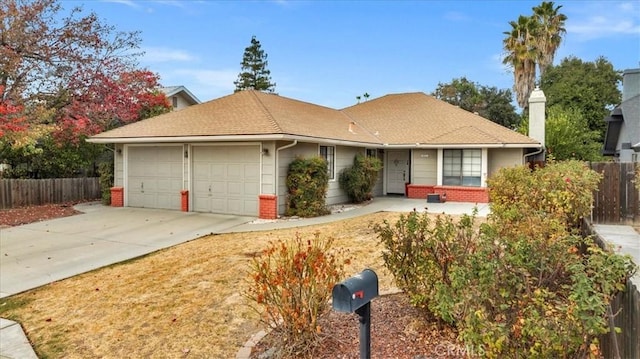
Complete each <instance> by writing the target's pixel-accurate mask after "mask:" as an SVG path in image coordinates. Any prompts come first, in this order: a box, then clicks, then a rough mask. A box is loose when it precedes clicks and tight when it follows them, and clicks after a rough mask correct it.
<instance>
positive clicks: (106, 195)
mask: <svg viewBox="0 0 640 359" xmlns="http://www.w3.org/2000/svg"><path fill="white" fill-rule="evenodd" d="M98 173H99V174H100V192H101V193H102V204H104V205H105V206H108V205H110V204H111V187H113V160H112V161H105V162H100V163H99V164H98Z"/></svg>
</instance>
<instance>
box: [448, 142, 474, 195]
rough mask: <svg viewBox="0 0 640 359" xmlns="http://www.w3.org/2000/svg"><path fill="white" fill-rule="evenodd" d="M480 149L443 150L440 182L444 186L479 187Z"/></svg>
mask: <svg viewBox="0 0 640 359" xmlns="http://www.w3.org/2000/svg"><path fill="white" fill-rule="evenodd" d="M481 174H482V150H481V149H464V150H444V151H443V163H442V175H443V178H442V184H444V185H445V186H469V187H480V184H481Z"/></svg>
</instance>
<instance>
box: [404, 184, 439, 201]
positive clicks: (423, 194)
mask: <svg viewBox="0 0 640 359" xmlns="http://www.w3.org/2000/svg"><path fill="white" fill-rule="evenodd" d="M434 188H435V186H425V185H416V184H408V185H407V198H425V199H426V198H427V195H428V194H432V193H434Z"/></svg>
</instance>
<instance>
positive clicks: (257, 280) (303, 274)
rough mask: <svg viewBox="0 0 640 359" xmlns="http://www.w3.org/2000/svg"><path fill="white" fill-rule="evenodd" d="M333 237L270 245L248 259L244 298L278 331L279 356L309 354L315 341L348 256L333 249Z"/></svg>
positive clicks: (316, 341)
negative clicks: (321, 316) (249, 260)
mask: <svg viewBox="0 0 640 359" xmlns="http://www.w3.org/2000/svg"><path fill="white" fill-rule="evenodd" d="M332 245H333V239H331V238H328V239H321V238H320V237H319V234H318V233H316V235H315V238H313V239H312V240H306V241H305V240H303V239H302V238H301V237H300V236H299V235H296V237H295V239H294V240H292V241H278V242H274V243H271V244H270V245H269V246H268V247H267V249H265V250H264V251H263V253H262V256H260V257H256V258H254V259H253V260H252V262H251V272H250V288H249V291H248V297H249V299H250V300H252V301H253V302H254V303H256V304H258V306H259V307H260V308H261V310H259V311H260V313H261V315H262V320H263V322H264V323H265V324H266V325H267V326H269V327H271V328H273V330H274V332H275V333H276V334H277V335H278V339H277V340H276V345H277V350H278V354H279V355H280V356H283V357H296V358H297V357H308V356H309V355H310V354H311V352H312V351H313V348H314V347H315V346H316V345H317V344H318V343H319V339H320V334H321V332H322V328H321V327H320V326H319V324H318V318H319V317H320V315H322V314H323V313H324V312H326V311H327V310H328V309H329V307H328V301H329V299H330V298H331V291H332V289H333V286H334V285H335V283H337V282H338V281H339V280H341V278H343V277H344V265H345V264H347V263H348V258H346V257H345V256H344V254H343V253H342V252H339V251H336V250H334V249H332Z"/></svg>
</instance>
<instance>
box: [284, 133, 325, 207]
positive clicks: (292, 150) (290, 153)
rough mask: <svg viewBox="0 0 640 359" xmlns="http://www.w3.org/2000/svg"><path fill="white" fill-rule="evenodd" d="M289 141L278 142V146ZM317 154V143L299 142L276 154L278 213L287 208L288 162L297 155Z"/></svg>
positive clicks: (310, 155) (305, 156)
mask: <svg viewBox="0 0 640 359" xmlns="http://www.w3.org/2000/svg"><path fill="white" fill-rule="evenodd" d="M290 143H291V142H278V147H282V146H286V145H288V144H290ZM317 155H318V144H316V143H305V142H300V143H298V144H297V145H295V146H293V147H289V148H286V149H284V150H282V151H280V152H279V154H278V156H279V158H278V214H284V213H285V211H286V209H287V193H288V191H287V173H288V172H289V164H290V163H291V162H292V161H293V160H294V159H296V158H297V157H303V158H308V157H313V156H317Z"/></svg>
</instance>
